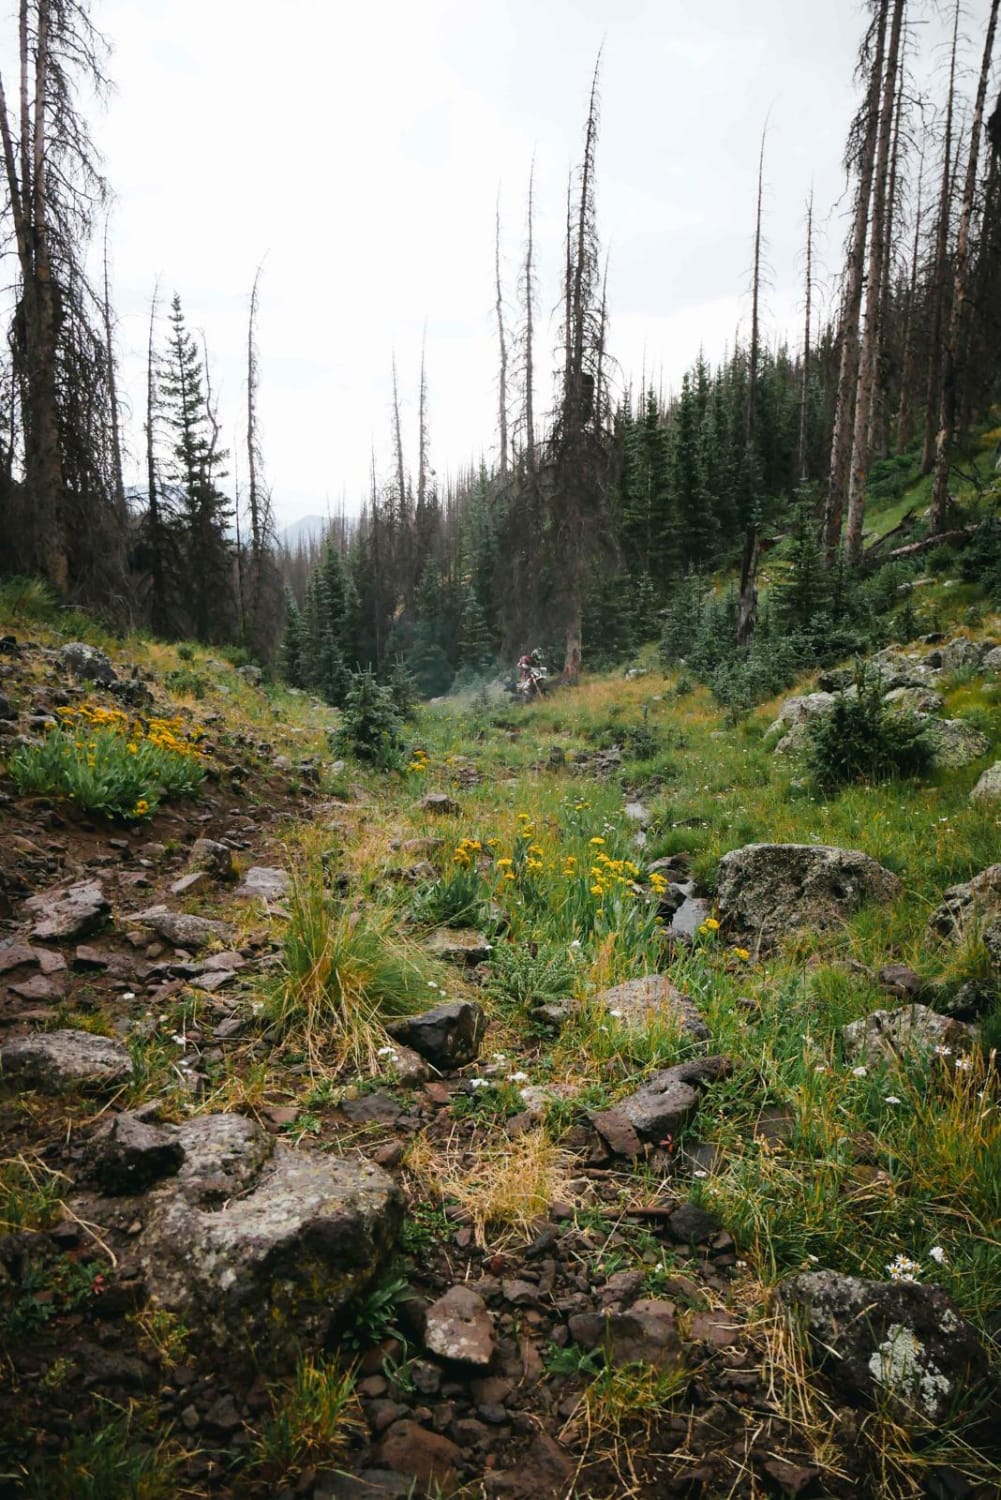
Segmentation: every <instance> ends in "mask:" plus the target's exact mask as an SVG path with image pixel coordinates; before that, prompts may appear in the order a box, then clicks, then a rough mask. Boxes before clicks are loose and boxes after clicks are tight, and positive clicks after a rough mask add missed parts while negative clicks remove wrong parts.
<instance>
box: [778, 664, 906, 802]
mask: <svg viewBox="0 0 1001 1500" xmlns="http://www.w3.org/2000/svg"><path fill="white" fill-rule="evenodd" d="M855 687H856V696H851V695H849V694H848V693H840V694H839V695H838V697H837V699H836V701H835V704H834V708H833V710H832V711H831V713H829V714H827V715H825V716H824V717H823V718H820V719H817V720H816V721H815V722H814V723H813V724H812V725H811V728H810V740H809V744H808V748H807V760H808V763H809V766H810V770H811V772H812V774H813V779H814V781H815V782H816V784H817V786H818V788H819V789H820V790H821V791H822V792H831V791H834V790H836V789H837V788H838V787H841V786H847V785H848V784H849V783H850V782H853V781H869V782H876V781H890V780H893V779H894V778H897V777H911V776H921V775H923V774H924V773H925V772H927V771H928V770H929V768H930V767H931V765H932V761H933V750H932V746H931V744H930V742H929V740H928V736H927V734H926V733H925V731H924V728H923V726H922V723H921V721H920V720H919V719H918V718H917V717H916V716H915V715H914V714H908V713H900V712H895V711H893V710H891V709H889V708H887V706H886V704H884V702H883V695H882V687H881V684H880V681H879V679H878V677H870V676H869V675H867V674H866V672H865V670H864V669H862V668H860V669H859V671H858V673H857V674H856V679H855Z"/></svg>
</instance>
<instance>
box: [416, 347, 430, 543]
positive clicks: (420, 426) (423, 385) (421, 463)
mask: <svg viewBox="0 0 1001 1500" xmlns="http://www.w3.org/2000/svg"><path fill="white" fill-rule="evenodd" d="M426 338H427V329H426V328H425V332H424V337H422V339H421V381H420V392H419V395H418V400H417V514H418V516H420V517H421V519H422V520H423V517H424V511H425V507H426V505H427V493H428V418H427V398H428V388H427V377H426V375H425V363H424V348H425V340H426Z"/></svg>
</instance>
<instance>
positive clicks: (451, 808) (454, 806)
mask: <svg viewBox="0 0 1001 1500" xmlns="http://www.w3.org/2000/svg"><path fill="white" fill-rule="evenodd" d="M418 807H419V808H420V810H421V812H423V813H429V814H430V815H431V816H432V817H435V818H454V817H457V816H458V815H459V813H460V812H461V811H462V808H461V807H460V806H459V804H458V802H456V801H455V800H454V798H452V797H449V796H448V794H447V793H446V792H428V794H427V796H426V797H422V798H421V800H420V802H419V803H418Z"/></svg>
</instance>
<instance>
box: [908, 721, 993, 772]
mask: <svg viewBox="0 0 1001 1500" xmlns="http://www.w3.org/2000/svg"><path fill="white" fill-rule="evenodd" d="M915 717H916V718H917V719H918V720H919V721H920V723H921V727H922V729H923V730H924V732H925V734H926V736H927V738H928V739H929V740H930V741H931V745H932V751H933V753H934V759H935V764H936V765H937V766H945V767H946V768H947V769H950V770H959V769H961V768H962V767H963V766H969V765H972V764H973V762H974V761H975V760H979V759H980V757H981V756H982V755H986V754H987V752H988V750H989V749H990V748H991V742H990V740H989V739H988V738H987V736H986V734H984V733H982V731H981V730H979V729H974V727H973V725H972V724H967V723H966V721H965V720H963V719H936V718H933V717H932V716H931V715H930V714H917V715H915Z"/></svg>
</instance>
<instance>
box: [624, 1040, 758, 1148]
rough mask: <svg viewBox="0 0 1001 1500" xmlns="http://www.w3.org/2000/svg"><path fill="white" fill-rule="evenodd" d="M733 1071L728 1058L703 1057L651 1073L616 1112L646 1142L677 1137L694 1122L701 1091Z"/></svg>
mask: <svg viewBox="0 0 1001 1500" xmlns="http://www.w3.org/2000/svg"><path fill="white" fill-rule="evenodd" d="M732 1071H733V1064H732V1062H731V1061H730V1059H729V1058H728V1057H701V1058H696V1059H694V1060H693V1061H692V1062H684V1063H678V1064H676V1066H675V1067H673V1068H663V1069H661V1071H659V1072H657V1073H653V1074H651V1076H650V1077H649V1078H648V1079H647V1081H646V1082H645V1083H644V1084H643V1086H642V1088H639V1089H637V1090H636V1092H635V1093H634V1094H630V1095H629V1096H628V1097H627V1098H625V1099H620V1100H619V1102H618V1104H616V1106H615V1112H616V1113H617V1114H619V1115H622V1116H624V1117H625V1119H626V1120H628V1122H629V1124H630V1125H631V1126H632V1127H633V1129H634V1130H635V1131H636V1132H637V1134H638V1135H640V1136H642V1137H643V1139H644V1140H650V1141H658V1140H661V1139H662V1138H663V1137H664V1136H666V1135H673V1134H674V1133H675V1132H676V1131H678V1130H680V1129H681V1127H682V1126H683V1125H685V1124H687V1122H688V1121H689V1120H690V1119H691V1117H692V1115H693V1114H694V1113H695V1111H696V1109H697V1108H698V1104H699V1092H700V1090H701V1089H702V1088H704V1087H705V1085H706V1084H708V1083H715V1082H716V1080H717V1079H719V1078H726V1077H727V1076H728V1075H729V1074H730V1073H731V1072H732Z"/></svg>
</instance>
